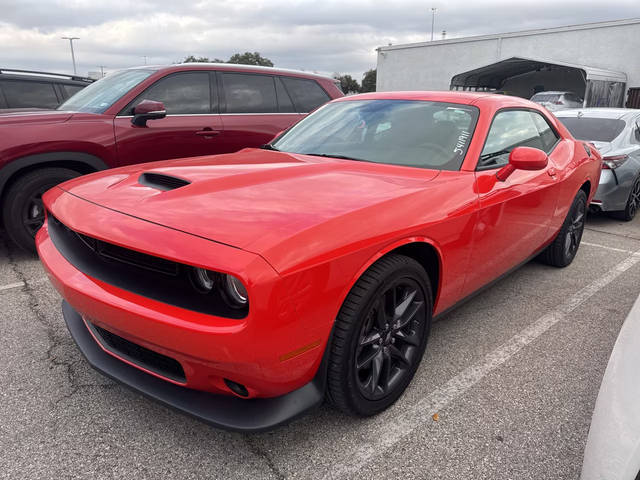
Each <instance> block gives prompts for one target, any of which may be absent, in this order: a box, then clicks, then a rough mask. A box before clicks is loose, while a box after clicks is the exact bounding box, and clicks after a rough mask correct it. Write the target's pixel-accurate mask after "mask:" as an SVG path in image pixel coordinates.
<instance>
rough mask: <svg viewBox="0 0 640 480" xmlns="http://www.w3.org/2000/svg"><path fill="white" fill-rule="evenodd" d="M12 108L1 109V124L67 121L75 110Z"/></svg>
mask: <svg viewBox="0 0 640 480" xmlns="http://www.w3.org/2000/svg"><path fill="white" fill-rule="evenodd" d="M12 110H13V109H7V110H0V125H16V124H23V123H61V122H65V121H67V120H68V119H69V118H71V116H72V115H73V112H64V111H60V110H36V109H33V110H22V111H15V110H13V111H12ZM20 110H21V109H20Z"/></svg>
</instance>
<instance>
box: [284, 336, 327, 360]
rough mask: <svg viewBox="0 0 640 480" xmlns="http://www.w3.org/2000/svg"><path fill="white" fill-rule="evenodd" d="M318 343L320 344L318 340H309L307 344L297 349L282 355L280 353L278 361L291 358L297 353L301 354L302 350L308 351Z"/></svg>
mask: <svg viewBox="0 0 640 480" xmlns="http://www.w3.org/2000/svg"><path fill="white" fill-rule="evenodd" d="M318 345H320V340H316V341H315V342H311V343H310V344H309V345H305V346H304V347H300V348H298V349H297V350H294V351H292V352H289V353H285V354H284V355H280V361H281V362H284V361H286V360H290V359H292V358H293V357H297V356H298V355H302V354H303V353H304V352H308V351H309V350H311V349H312V348H316V347H317V346H318Z"/></svg>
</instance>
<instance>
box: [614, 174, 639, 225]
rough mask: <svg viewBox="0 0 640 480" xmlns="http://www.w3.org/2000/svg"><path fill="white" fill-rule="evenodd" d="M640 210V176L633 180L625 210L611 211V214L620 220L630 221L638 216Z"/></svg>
mask: <svg viewBox="0 0 640 480" xmlns="http://www.w3.org/2000/svg"><path fill="white" fill-rule="evenodd" d="M638 210H640V176H638V178H636V181H635V182H633V186H632V187H631V191H630V192H629V198H628V199H627V205H626V207H625V209H624V210H620V211H615V212H610V215H611V216H612V217H614V218H617V219H619V220H624V221H625V222H630V221H631V220H633V219H634V218H635V216H636V213H638Z"/></svg>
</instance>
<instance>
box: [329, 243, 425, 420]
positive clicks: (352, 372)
mask: <svg viewBox="0 0 640 480" xmlns="http://www.w3.org/2000/svg"><path fill="white" fill-rule="evenodd" d="M432 305H433V302H432V298H431V285H430V282H429V277H428V276H427V274H426V272H425V271H424V269H423V268H422V266H421V265H420V264H419V263H418V262H416V261H415V260H413V259H412V258H409V257H406V256H403V255H396V254H391V255H388V256H386V257H383V258H381V259H380V260H378V261H377V262H376V263H374V264H373V265H372V266H371V267H369V269H368V270H367V271H366V272H365V273H364V274H363V275H362V276H361V277H360V279H359V280H358V281H357V282H356V284H355V285H354V286H353V288H352V289H351V292H349V295H348V296H347V298H346V299H345V301H344V303H343V305H342V308H341V309H340V312H339V314H338V318H337V319H336V323H335V327H334V334H333V341H332V344H331V350H330V356H329V367H328V372H327V392H328V398H329V400H330V401H331V403H333V405H334V406H336V407H337V408H339V409H340V410H342V411H343V412H345V413H347V414H350V415H354V416H369V415H374V414H376V413H378V412H380V411H382V410H384V409H386V408H388V407H389V406H390V405H392V404H393V403H394V402H395V401H396V400H397V399H398V398H399V397H400V396H401V395H402V393H403V392H404V390H405V389H406V388H407V386H408V385H409V383H410V382H411V379H412V378H413V376H414V374H415V372H416V370H417V368H418V366H419V364H420V360H421V359H422V356H423V354H424V350H425V347H426V344H427V337H428V335H429V328H430V326H431V314H432Z"/></svg>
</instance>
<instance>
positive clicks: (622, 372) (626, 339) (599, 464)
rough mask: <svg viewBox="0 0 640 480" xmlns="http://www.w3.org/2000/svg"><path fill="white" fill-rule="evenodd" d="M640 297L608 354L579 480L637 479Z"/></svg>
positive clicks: (639, 463) (639, 475) (639, 474)
mask: <svg viewBox="0 0 640 480" xmlns="http://www.w3.org/2000/svg"><path fill="white" fill-rule="evenodd" d="M639 365H640V297H639V298H638V300H637V301H636V303H635V306H634V307H633V308H632V309H631V312H630V313H629V316H628V317H627V319H626V321H625V322H624V325H622V328H621V329H620V334H619V335H618V339H617V340H616V344H615V346H614V347H613V352H611V358H610V359H609V364H608V365H607V370H606V371H605V372H604V378H603V379H602V385H601V386H600V392H599V393H598V399H597V400H596V406H595V409H594V411H593V418H592V420H591V427H590V428H589V437H588V439H587V446H586V448H585V450H584V462H583V464H582V475H581V476H580V480H609V479H612V480H613V479H615V480H634V479H635V480H638V478H640V405H639V404H638V398H640V369H638V366H639Z"/></svg>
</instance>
